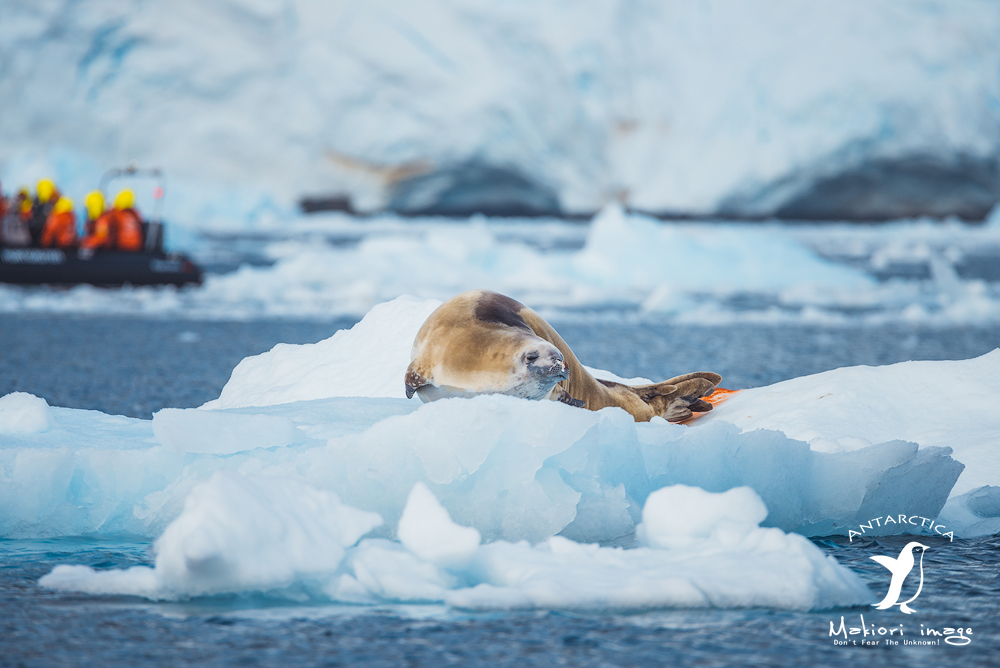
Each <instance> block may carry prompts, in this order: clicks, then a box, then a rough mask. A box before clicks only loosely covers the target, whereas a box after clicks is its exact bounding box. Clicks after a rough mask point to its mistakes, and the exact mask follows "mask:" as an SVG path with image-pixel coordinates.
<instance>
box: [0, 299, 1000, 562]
mask: <svg viewBox="0 0 1000 668" xmlns="http://www.w3.org/2000/svg"><path fill="white" fill-rule="evenodd" d="M437 304H438V302H437V301H435V300H421V299H416V298H412V297H403V298H399V299H396V300H393V301H392V302H388V303H386V304H383V305H381V306H379V307H378V308H375V309H373V310H372V311H371V312H370V313H369V314H368V315H367V316H366V317H365V318H364V319H363V320H362V321H361V322H360V323H358V324H357V325H355V327H354V328H353V329H352V330H349V331H342V332H338V333H337V334H336V335H334V336H333V337H331V338H330V339H327V340H326V341H322V342H320V343H318V344H307V345H294V346H293V345H279V346H277V347H276V348H275V349H274V350H272V351H270V352H267V353H264V354H262V355H258V356H254V357H250V358H247V359H245V360H243V361H242V362H241V363H240V364H239V366H238V367H237V369H236V370H234V373H233V376H232V378H231V379H230V381H229V383H227V385H226V387H225V388H223V391H222V393H221V395H220V398H219V399H217V400H214V401H212V402H209V403H208V404H207V405H206V406H203V407H202V408H199V409H169V408H168V409H164V410H162V411H160V412H158V413H157V414H156V415H154V417H153V419H152V420H139V419H131V418H125V417H118V416H109V415H104V414H102V413H99V412H96V411H84V410H74V409H66V408H47V407H46V408H47V411H48V414H50V416H51V420H52V424H51V425H50V426H49V427H47V428H46V429H45V430H43V431H34V432H29V433H17V434H8V435H5V436H4V438H3V439H0V480H2V482H3V485H0V536H4V537H10V538H30V537H44V536H62V535H90V536H133V537H139V538H143V539H151V538H153V537H155V536H157V535H159V534H160V533H162V532H163V531H164V529H165V528H166V526H168V525H169V524H170V523H171V522H172V521H173V520H174V519H175V518H176V517H177V516H178V515H179V514H180V513H181V512H182V509H183V507H184V503H185V499H186V498H187V497H188V495H189V494H190V493H191V492H192V490H193V489H194V488H195V487H196V486H197V485H199V484H201V483H204V482H205V481H206V480H208V479H210V478H211V477H212V476H214V475H221V474H226V473H230V474H242V475H248V474H253V475H260V476H272V477H283V478H292V479H296V480H299V481H301V482H302V483H303V484H308V485H310V486H312V487H315V488H316V489H319V490H325V491H329V492H331V493H334V494H336V495H337V497H338V498H339V499H340V500H341V501H342V502H343V503H345V504H347V505H350V506H352V507H355V508H358V509H360V510H363V511H366V512H373V513H377V514H378V515H379V516H380V517H381V518H382V521H383V523H382V524H381V525H380V527H379V528H378V529H376V530H375V535H376V536H377V537H379V538H385V539H391V538H394V537H397V532H398V531H399V523H400V521H401V517H402V513H403V510H404V508H405V507H406V504H407V494H408V493H409V491H410V490H412V489H413V488H414V486H416V485H424V486H426V488H427V490H428V491H429V492H430V493H432V494H433V495H434V496H435V498H436V499H437V500H439V502H440V503H441V504H442V505H443V507H444V508H445V509H446V510H447V512H448V513H449V516H450V517H451V518H453V519H454V521H456V522H458V523H460V524H462V525H464V526H467V527H471V528H472V529H474V530H476V531H478V532H479V534H480V537H481V538H482V540H485V541H487V542H491V541H498V540H503V541H508V542H515V543H516V542H518V541H528V542H529V543H532V544H537V543H540V542H543V541H546V540H548V539H550V538H552V537H553V536H561V537H564V538H568V539H572V540H574V541H577V542H582V543H600V544H603V545H619V546H632V545H635V544H636V540H637V539H638V538H639V535H640V534H639V532H637V529H636V527H637V525H639V524H640V523H641V522H642V508H643V507H644V506H645V505H646V504H647V501H648V499H649V498H650V496H651V495H652V494H653V493H654V492H656V491H657V490H659V489H662V488H664V487H669V486H674V485H687V486H694V487H699V488H702V489H704V490H706V491H708V492H713V493H723V492H726V491H727V490H730V489H733V488H736V487H749V488H751V489H753V490H754V492H755V493H756V494H757V495H758V496H759V497H760V498H761V499H762V500H763V503H764V504H765V505H766V507H767V508H768V509H769V511H768V513H767V516H766V517H764V518H762V519H761V520H760V522H761V525H762V526H765V527H774V528H779V529H781V530H782V531H786V532H787V531H792V532H797V533H801V534H805V535H813V536H815V535H830V534H846V533H847V532H848V531H849V530H850V529H851V528H852V527H854V526H856V525H857V524H859V523H860V522H864V521H867V520H868V519H870V518H871V517H875V516H878V515H880V514H886V513H894V512H897V509H898V508H901V507H905V508H906V512H908V513H910V514H913V513H917V514H920V515H922V516H924V517H928V518H934V517H937V516H938V515H939V513H941V512H942V508H943V507H944V506H945V504H946V502H947V501H948V499H949V496H950V495H952V493H953V490H954V492H955V494H961V493H963V492H965V491H968V490H969V489H970V488H972V487H974V486H981V485H990V484H994V483H997V482H1000V481H998V478H1000V466H998V464H997V462H996V461H995V458H994V457H993V453H992V448H991V445H990V442H989V435H990V434H992V433H995V427H994V426H993V423H992V422H991V420H992V419H993V418H992V417H991V416H992V415H993V413H992V412H991V411H990V410H987V409H986V408H985V407H986V406H987V405H992V402H994V401H995V400H996V397H997V395H998V394H1000V390H998V388H997V385H996V382H995V380H994V379H993V377H992V376H991V374H992V375H993V376H995V375H996V374H995V371H996V370H995V369H994V367H995V366H997V364H998V361H1000V356H998V354H997V353H996V352H995V353H991V354H990V355H987V356H985V357H982V358H979V359H977V360H969V361H963V362H920V363H907V364H903V365H895V366H890V367H878V368H864V367H860V368H855V369H840V370H836V371H833V372H828V373H826V374H818V375H816V376H809V377H805V378H800V379H795V380H793V381H787V382H786V383H779V384H776V385H774V386H771V387H770V388H760V389H757V390H745V391H743V392H741V393H739V394H737V395H736V396H735V397H733V398H732V399H730V400H729V401H728V402H726V403H724V404H722V405H721V406H720V407H719V408H717V409H716V411H713V413H711V414H709V415H707V416H705V417H703V418H701V419H700V420H698V421H696V422H695V423H694V424H693V425H691V426H685V425H673V424H669V423H667V422H666V421H664V420H660V419H654V420H653V421H651V422H649V423H641V424H637V423H635V422H634V421H633V420H632V418H631V417H630V416H629V415H628V414H627V413H625V412H624V411H622V410H619V409H614V408H612V409H605V410H602V411H597V412H591V411H585V410H580V409H576V408H573V407H571V406H567V405H564V404H561V403H558V402H544V401H543V402H531V401H524V400H520V399H516V398H513V397H507V396H502V395H485V396H479V397H474V398H470V399H449V400H444V401H438V402H433V403H430V404H421V403H420V402H419V401H414V400H408V399H406V398H405V393H404V385H403V381H402V378H403V374H404V371H405V368H406V364H407V363H408V357H409V350H410V347H411V343H412V340H413V336H414V334H415V333H416V330H417V328H419V326H420V324H421V322H422V320H423V318H424V317H425V314H427V313H429V312H430V311H431V310H433V309H434V308H435V307H436V306H437ZM998 352H1000V351H998ZM602 373H603V376H604V377H614V375H613V374H608V373H606V372H602ZM918 379H936V382H937V383H938V387H940V388H942V389H945V390H949V386H948V385H947V383H949V382H950V383H952V384H953V385H954V387H953V388H951V390H949V391H948V392H945V393H944V394H943V395H941V396H940V397H939V401H941V402H944V403H942V404H941V405H942V406H944V407H945V408H948V407H949V406H950V407H951V408H952V410H953V412H952V413H950V414H953V415H958V414H959V403H952V404H949V403H948V402H949V401H951V402H963V403H961V406H962V408H963V409H968V408H969V406H970V405H972V406H973V408H975V409H976V410H975V411H974V412H973V413H970V415H973V414H974V415H975V419H970V420H967V421H966V422H965V423H964V426H962V427H961V431H959V432H957V433H958V434H959V435H960V436H961V438H962V439H963V440H962V441H961V442H959V441H957V440H956V439H955V438H949V436H948V431H947V430H944V429H943V427H941V426H940V425H941V423H940V422H938V421H936V418H935V417H934V416H933V415H929V413H928V411H927V409H926V400H925V395H924V392H925V390H926V388H924V387H923V386H921V385H920V384H918V382H917V380H918ZM948 379H951V380H948ZM959 388H960V389H961V390H962V391H958V389H959ZM963 391H964V392H972V393H973V394H968V395H963V394H962V392H963ZM841 394H842V395H844V396H843V398H841V397H840V396H839V395H841ZM886 397H895V400H894V402H887V400H886V399H885V398H886ZM2 401H3V402H5V403H4V405H6V404H7V403H10V402H12V401H13V402H14V403H15V404H16V405H22V404H24V405H30V406H34V407H35V408H36V409H38V408H39V407H41V406H42V404H43V403H44V402H43V401H42V400H41V399H37V398H33V397H18V396H14V397H13V399H11V398H10V397H8V398H6V399H4V400H2ZM970 401H971V402H973V404H970V403H969V402H970ZM975 402H982V406H979V405H978V404H976V403H975ZM977 407H978V408H977ZM823 411H826V412H825V413H824V412H823ZM963 470H964V473H963ZM959 476H962V478H960V477H959ZM966 476H968V477H969V478H970V480H971V482H964V481H965V479H966V478H965V477H966ZM956 480H959V481H960V484H959V485H958V486H956ZM992 507H993V506H992V505H990V504H988V503H987V504H984V503H979V504H978V505H976V506H975V508H976V510H975V513H978V514H973V515H968V514H963V513H958V514H955V515H954V517H955V522H957V523H956V524H953V525H950V526H949V528H950V529H953V530H954V531H956V535H962V531H963V527H965V526H966V525H970V526H971V524H970V523H980V522H981V521H983V520H986V519H989V517H990V513H991V512H992V510H991V508H992ZM983 513H986V514H985V515H984V514H983ZM983 526H986V525H980V529H982V527H983Z"/></svg>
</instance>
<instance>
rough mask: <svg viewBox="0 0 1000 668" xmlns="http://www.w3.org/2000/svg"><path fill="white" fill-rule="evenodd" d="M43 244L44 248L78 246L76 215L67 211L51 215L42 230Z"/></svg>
mask: <svg viewBox="0 0 1000 668" xmlns="http://www.w3.org/2000/svg"><path fill="white" fill-rule="evenodd" d="M41 243H42V248H49V247H50V246H55V247H56V248H70V247H72V246H76V213H74V212H73V211H65V212H63V213H53V214H49V217H48V220H46V221H45V227H44V228H42V239H41Z"/></svg>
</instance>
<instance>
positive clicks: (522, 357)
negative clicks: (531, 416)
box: [504, 336, 569, 399]
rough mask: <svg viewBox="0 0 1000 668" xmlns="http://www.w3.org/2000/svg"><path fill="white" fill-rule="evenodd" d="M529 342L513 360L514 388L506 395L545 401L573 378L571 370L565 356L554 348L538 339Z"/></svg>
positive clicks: (543, 340) (512, 377)
mask: <svg viewBox="0 0 1000 668" xmlns="http://www.w3.org/2000/svg"><path fill="white" fill-rule="evenodd" d="M525 339H526V340H525V343H524V345H523V346H522V347H521V349H520V350H518V351H517V352H516V353H515V355H514V359H513V360H512V364H513V372H512V373H511V381H512V382H511V388H510V389H508V390H507V391H506V392H504V394H510V395H513V396H515V397H524V398H525V399H544V398H545V397H547V396H548V394H549V392H551V391H552V388H553V387H555V386H556V383H558V382H559V381H562V380H566V379H567V378H569V369H568V367H567V366H566V360H565V359H564V358H563V354H562V353H561V352H559V349H558V348H556V347H555V346H554V345H552V344H551V343H549V342H548V341H546V340H545V339H541V338H539V337H537V336H531V337H525Z"/></svg>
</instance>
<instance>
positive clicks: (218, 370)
mask: <svg viewBox="0 0 1000 668" xmlns="http://www.w3.org/2000/svg"><path fill="white" fill-rule="evenodd" d="M352 323H353V321H343V322H334V323H330V322H315V321H288V320H282V321H275V320H265V321H259V322H245V323H227V322H193V321H168V320H163V319H142V318H125V317H89V318H87V317H66V316H43V315H5V316H0V331H2V332H3V337H2V346H3V353H2V355H0V394H5V393H7V392H10V391H13V390H22V391H27V392H32V393H34V394H37V395H39V396H42V397H45V398H46V399H47V400H48V401H49V403H50V404H53V405H62V406H70V407H78V408H92V409H97V410H101V411H104V412H109V413H121V414H126V415H133V416H137V417H144V418H148V417H149V415H150V413H151V412H152V411H154V410H157V409H159V408H161V407H164V406H175V407H183V406H196V405H199V404H201V403H203V402H204V401H206V400H208V399H211V398H214V397H216V396H218V393H219V391H220V390H221V388H222V385H223V384H224V383H225V381H226V380H227V379H228V377H229V373H230V371H231V370H232V368H233V367H234V366H235V364H236V363H237V362H238V361H239V360H240V359H242V358H243V357H244V356H246V355H250V354H256V353H259V352H263V351H264V350H267V349H269V348H270V347H271V346H273V345H274V344H275V343H278V342H299V343H301V342H308V341H316V340H319V339H322V338H326V337H327V336H329V335H330V334H332V333H333V331H335V330H336V329H337V328H338V327H344V326H349V325H351V324H352ZM556 324H557V326H558V328H559V330H560V332H561V333H562V334H563V335H564V337H565V338H566V339H567V340H568V341H569V342H570V344H571V345H572V346H573V347H574V349H575V350H576V352H577V353H578V355H579V356H580V357H581V359H582V360H583V361H584V362H586V363H587V364H589V365H592V366H597V367H602V368H606V369H610V370H613V371H615V372H617V373H619V374H622V375H626V376H628V375H637V374H642V375H647V376H655V377H659V376H668V375H671V374H673V373H676V372H679V371H685V370H690V369H693V368H706V369H711V370H715V371H718V372H719V373H722V374H723V376H724V378H725V380H724V383H723V384H724V385H727V386H729V387H733V388H740V387H750V386H756V385H763V384H769V383H773V382H776V381H778V380H782V379H785V378H789V377H793V376H798V375H802V374H806V373H813V372H817V371H822V370H825V369H829V368H834V367H838V366H844V365H852V364H885V363H891V362H896V361H902V360H906V359H962V358H968V357H973V356H976V355H979V354H982V353H985V352H988V351H989V350H991V349H993V348H994V347H996V345H997V343H998V341H997V332H996V331H995V329H993V328H990V327H986V326H983V327H963V328H952V329H947V328H926V329H922V328H913V327H903V326H890V327H878V328H876V327H861V326H858V327H829V328H824V327H817V326H807V325H795V326H775V325H733V326H726V327H709V326H675V325H669V324H667V323H661V324H656V323H653V322H646V323H643V324H629V323H624V322H620V321H617V322H614V323H606V322H601V320H600V318H597V317H595V318H589V319H587V320H586V321H578V322H566V323H556ZM909 540H911V538H907V537H893V538H879V539H876V540H873V539H865V540H859V539H857V538H855V540H854V541H853V542H849V541H847V539H846V538H830V539H820V540H817V541H816V543H817V544H818V545H819V546H820V547H821V549H823V550H824V551H825V552H827V553H828V554H831V555H833V556H834V557H835V558H837V559H838V560H839V561H840V562H841V563H843V564H845V565H847V566H848V567H850V568H852V569H853V570H855V571H856V572H858V573H859V574H860V575H861V577H862V578H863V579H865V581H866V582H867V583H868V584H869V586H870V587H871V588H872V590H873V592H875V593H876V595H879V596H881V595H883V594H884V592H885V590H886V588H887V587H888V578H887V577H886V576H887V571H886V570H885V569H884V568H883V567H882V566H881V565H879V564H877V563H876V562H875V561H873V560H871V559H870V558H869V557H871V556H872V555H893V556H894V555H896V554H898V552H899V550H900V549H902V546H903V545H905V544H906V542H908V541H909ZM919 540H921V541H923V542H925V543H926V544H928V546H929V549H928V551H927V554H926V557H925V562H924V571H925V581H924V588H923V590H922V592H921V596H920V597H919V598H918V599H917V600H916V601H915V602H914V603H913V604H912V605H913V607H914V608H915V609H916V610H917V613H916V614H913V615H905V614H903V613H901V612H899V611H898V609H895V610H892V611H885V612H882V611H874V610H873V609H856V608H855V609H845V610H833V611H821V612H809V613H801V612H788V611H774V610H761V609H751V610H664V611H656V612H646V613H641V614H613V615H611V614H608V615H601V614H575V613H571V612H563V611H548V612H528V613H490V614H466V613H456V612H454V611H450V610H448V609H445V608H443V607H440V606H397V607H384V608H370V607H361V606H338V605H324V606H317V605H315V604H309V603H290V602H289V601H287V600H274V599H268V598H263V597H257V596H248V595H241V596H221V597H211V598H205V599H197V600H192V601H187V602H181V603H151V602H149V601H146V600H144V599H136V598H129V597H107V596H102V597H96V596H89V595H85V594H73V593H60V592H54V591H50V590H46V589H42V588H40V587H39V586H38V585H37V581H38V578H40V577H41V576H43V575H45V574H46V573H48V572H49V571H51V569H52V568H53V567H54V566H56V565H58V564H63V563H66V564H86V565H90V566H93V567H96V568H121V567H128V566H132V565H138V564H151V563H152V559H151V556H150V554H149V549H150V544H149V543H148V542H136V541H127V540H123V541H117V542H115V541H106V540H104V541H96V540H89V539H86V538H63V539H50V540H30V541H12V540H4V541H0V665H2V666H8V665H9V666H49V665H51V666H62V665H126V664H127V665H134V664H142V665H164V666H167V665H170V666H173V665H178V664H184V663H192V664H199V665H276V664H280V665H330V666H334V665H362V666H383V665H385V666H396V665H427V666H431V665H434V666H436V665H460V666H478V665H510V666H522V665H525V666H532V665H546V666H549V665H568V666H605V665H635V666H640V665H641V666H647V665H682V666H686V665H700V666H724V665H788V666H800V665H803V664H805V663H807V662H813V663H818V664H820V665H834V664H852V665H854V664H856V665H874V664H879V665H887V666H895V665H899V666H904V665H905V666H924V665H926V666H930V665H939V664H942V663H944V664H953V665H959V664H960V665H963V666H968V665H983V666H987V665H995V656H996V653H997V651H998V650H1000V621H998V620H1000V566H998V564H1000V539H998V538H997V537H989V538H981V539H973V540H956V541H954V542H949V541H946V540H943V539H930V538H927V537H926V536H922V537H920V539H919ZM903 594H904V595H905V596H906V597H908V596H909V595H912V589H910V588H905V589H904V591H903ZM901 600H905V599H903V598H902V597H901ZM861 615H864V617H865V625H866V628H867V629H869V631H870V630H871V629H870V627H871V625H872V623H875V625H876V628H875V632H874V633H875V635H868V636H867V637H866V636H864V635H863V634H857V635H849V636H848V639H847V641H848V643H853V641H855V640H857V641H858V643H857V645H855V644H848V645H846V646H841V645H836V644H835V640H839V639H841V636H836V637H834V636H831V623H833V624H834V625H835V627H836V628H839V626H840V623H841V618H842V617H843V620H844V625H845V628H848V629H850V628H851V627H855V628H860V626H861V621H860V617H861ZM900 625H902V631H903V636H902V637H903V638H904V639H905V640H907V641H913V640H916V641H921V640H926V639H927V638H928V637H931V638H933V640H934V642H935V643H936V644H934V645H931V646H914V645H905V644H903V643H902V642H900V644H899V645H897V646H888V645H887V644H886V640H885V636H880V635H878V630H879V628H881V629H883V630H885V632H886V633H888V632H889V631H890V630H891V629H898V628H899V627H900ZM956 628H962V629H972V631H971V633H968V634H966V637H967V638H968V639H969V643H968V644H966V645H960V646H953V645H951V644H947V643H945V642H944V641H943V638H944V636H941V637H938V636H927V635H926V632H927V630H928V629H934V630H935V631H938V632H941V633H944V632H945V630H946V629H956ZM921 632H924V635H921ZM953 635H954V634H953ZM893 637H894V638H896V639H897V640H898V638H899V634H898V632H897V633H895V634H894V635H893ZM866 639H867V640H872V639H874V640H877V641H878V642H879V644H878V645H871V646H866V645H863V644H862V642H861V641H863V640H866Z"/></svg>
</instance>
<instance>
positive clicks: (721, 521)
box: [39, 474, 873, 611]
mask: <svg viewBox="0 0 1000 668" xmlns="http://www.w3.org/2000/svg"><path fill="white" fill-rule="evenodd" d="M703 507H707V508H710V509H711V510H710V511H708V512H705V511H702V510H700V509H701V508H703ZM689 511H690V512H691V513H692V515H691V516H689V517H688V518H687V519H686V520H685V521H682V522H678V521H677V519H676V518H677V515H678V514H687V513H688V512H689ZM766 514H767V509H766V507H765V506H764V504H763V502H762V501H761V500H760V498H759V497H758V496H757V495H756V494H755V493H754V492H753V491H752V490H750V489H748V488H737V489H733V490H730V491H728V492H726V493H724V494H711V493H709V492H705V491H704V490H700V489H697V488H692V487H684V486H676V487H667V488H664V489H662V490H659V491H658V492H656V493H655V494H653V495H651V496H650V500H649V501H648V502H647V504H646V507H645V508H644V509H643V511H642V515H643V524H642V526H644V527H647V530H646V532H645V535H648V536H649V537H650V540H649V544H648V545H647V546H641V547H637V548H634V549H628V550H626V549H622V548H616V547H602V546H600V545H596V544H590V545H587V544H580V543H576V542H574V541H571V540H568V539H566V538H562V537H558V536H556V537H552V538H549V539H548V540H546V541H543V542H541V543H539V544H537V545H534V546H532V545H530V544H528V543H527V542H525V541H519V542H507V541H502V540H501V541H494V542H491V543H489V544H486V545H482V544H481V543H480V535H479V532H478V531H476V530H475V529H472V528H469V527H463V526H460V525H459V524H456V523H455V522H453V521H452V520H451V518H450V516H449V514H448V512H447V511H446V510H445V509H444V508H443V507H442V506H441V505H440V504H439V503H438V501H437V499H436V498H435V497H434V495H433V494H432V493H431V492H430V491H429V490H428V489H427V487H426V486H424V485H422V484H419V483H418V484H417V485H415V486H414V487H413V489H412V490H411V492H410V494H409V497H408V501H407V503H406V506H405V508H404V509H403V513H402V520H401V521H400V524H399V542H393V541H387V540H384V539H377V538H374V539H373V538H369V539H364V540H361V541H360V542H358V539H359V538H361V537H362V536H363V535H364V534H366V533H367V532H368V531H369V530H370V529H372V528H374V527H375V526H377V525H378V524H379V523H380V521H381V519H380V518H379V517H378V515H376V514H374V513H370V512H364V511H360V510H357V509H355V508H351V507H349V506H345V505H343V504H341V503H340V501H339V499H338V498H337V497H336V495H333V494H330V493H329V492H323V491H321V490H318V489H315V488H313V487H310V486H309V485H303V484H301V483H299V482H297V481H290V480H283V479H280V478H274V477H266V478H262V477H257V476H242V475H236V474H216V475H214V476H213V477H212V478H210V479H209V480H208V481H206V482H204V483H200V484H199V485H197V486H196V487H195V488H194V489H193V490H192V492H191V494H190V495H189V496H188V498H187V500H186V501H185V503H184V510H183V511H182V512H181V514H180V516H179V517H177V519H175V520H174V521H173V522H172V523H171V524H170V525H169V526H168V527H167V528H166V530H165V531H164V532H163V535H162V536H160V537H159V538H158V539H157V541H156V543H155V545H154V551H155V553H156V557H155V564H154V566H153V567H148V566H133V567H131V568H129V569H126V570H120V569H115V570H95V569H93V568H90V567H88V566H67V565H61V566H57V567H56V568H55V569H53V570H52V572H51V573H49V574H48V575H46V576H44V577H43V578H41V580H40V581H39V584H40V585H41V586H43V587H47V588H51V589H58V590H63V591H82V592H87V593H90V594H128V595H134V596H143V597H146V598H150V599H153V600H171V599H181V598H190V597H196V596H203V595H208V594H219V593H241V592H263V593H268V594H270V595H272V596H277V597H284V598H291V599H292V600H303V597H305V600H328V601H335V602H343V603H353V604H359V603H362V604H364V603H367V604H374V603H445V604H447V605H449V606H450V607H453V608H457V609H467V610H507V609H518V608H520V609H523V608H548V609H571V610H599V611H608V610H643V609H651V608H665V607H685V608H704V607H713V608H735V607H775V608H785V609H793V610H814V609H825V608H832V607H842V606H852V605H864V604H866V603H870V602H871V601H872V600H873V596H872V594H871V592H870V591H869V590H868V588H867V587H866V586H865V585H864V583H863V582H862V581H861V579H860V578H859V577H858V576H857V575H855V574H854V573H852V572H851V571H849V570H848V569H846V568H844V567H843V566H840V565H839V564H837V562H836V561H835V560H834V559H833V558H831V557H827V556H824V555H823V553H822V552H821V551H820V550H819V548H817V547H816V546H815V545H813V544H812V543H811V542H809V541H808V540H807V539H805V538H803V537H802V536H798V535H795V534H786V533H783V532H782V531H780V530H778V529H762V528H760V527H759V526H758V523H759V522H760V520H761V519H762V518H763V517H764V515H766Z"/></svg>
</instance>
